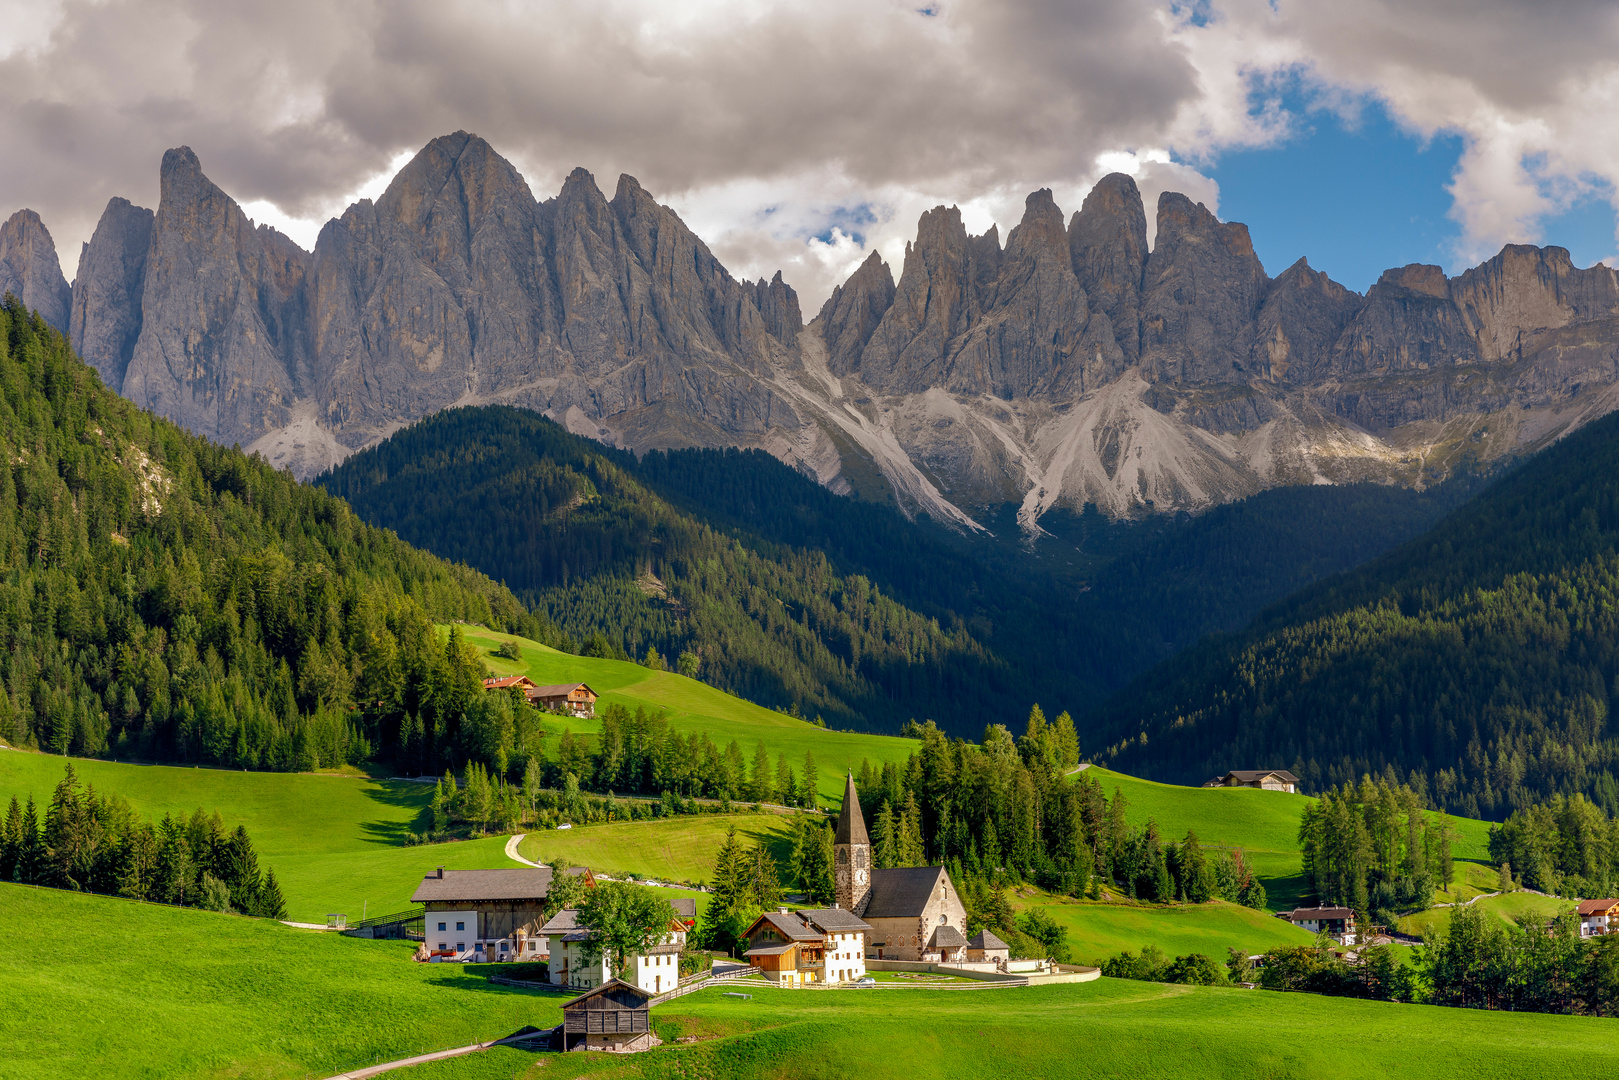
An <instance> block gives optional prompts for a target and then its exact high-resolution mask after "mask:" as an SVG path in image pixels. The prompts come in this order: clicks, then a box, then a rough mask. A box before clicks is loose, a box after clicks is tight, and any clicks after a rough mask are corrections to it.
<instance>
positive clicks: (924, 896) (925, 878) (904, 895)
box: [861, 866, 944, 920]
mask: <svg viewBox="0 0 1619 1080" xmlns="http://www.w3.org/2000/svg"><path fill="white" fill-rule="evenodd" d="M942 877H944V867H942V866H906V867H897V868H894V869H889V870H873V871H872V872H871V892H870V893H869V894H868V895H869V896H870V899H869V900H868V901H867V903H866V910H865V912H864V913H863V914H862V915H861V917H862V918H864V919H868V920H869V919H908V918H911V919H914V918H916V917H917V916H918V915H921V914H922V912H923V911H925V910H926V909H927V906H928V901H929V900H931V899H933V891H934V890H935V889H937V888H938V887H939V879H940V878H942Z"/></svg>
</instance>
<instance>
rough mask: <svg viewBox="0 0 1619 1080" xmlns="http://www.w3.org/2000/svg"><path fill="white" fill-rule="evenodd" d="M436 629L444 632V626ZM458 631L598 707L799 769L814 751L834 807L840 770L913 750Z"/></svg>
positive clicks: (523, 642) (587, 726)
mask: <svg viewBox="0 0 1619 1080" xmlns="http://www.w3.org/2000/svg"><path fill="white" fill-rule="evenodd" d="M441 630H442V632H444V633H446V634H447V633H448V632H449V629H448V627H441ZM461 632H462V634H464V635H465V637H466V640H467V641H468V642H470V643H471V644H473V645H476V646H477V647H478V648H479V650H480V651H481V652H483V653H484V657H483V661H484V663H485V665H487V666H488V667H489V669H490V670H491V671H494V672H497V673H498V674H501V675H527V676H528V677H529V678H531V679H533V680H534V681H535V682H536V683H539V684H540V685H542V686H543V685H548V684H555V683H570V682H582V683H586V684H588V685H589V686H590V688H591V689H592V690H594V691H596V692H597V693H598V694H600V695H601V700H600V701H599V702H597V706H596V708H597V711H598V712H599V711H600V710H602V709H603V708H606V707H607V706H608V705H610V704H613V703H615V702H616V703H618V704H620V705H623V706H624V707H625V708H628V709H632V710H633V709H636V708H645V709H648V710H657V709H662V710H664V711H665V712H666V713H667V715H668V717H669V724H670V726H671V727H673V728H674V729H675V730H677V731H681V732H692V731H698V732H704V733H706V734H707V735H708V737H709V738H710V739H712V740H714V742H715V744H716V745H718V746H720V747H722V748H723V747H724V746H725V744H726V743H728V742H730V741H731V740H732V739H735V740H736V741H737V743H738V744H739V745H740V746H741V747H742V751H743V756H744V757H746V758H747V759H749V760H752V756H753V748H754V747H755V746H756V745H758V744H759V743H760V742H763V743H764V744H765V747H766V749H768V750H769V751H770V756H771V758H772V759H774V758H775V756H776V755H777V754H778V753H784V754H786V755H787V760H788V761H789V762H791V763H792V766H793V769H794V771H795V772H797V771H800V770H802V769H803V766H804V755H805V754H806V753H813V754H814V755H815V766H816V769H817V770H818V772H819V774H820V783H819V785H818V789H819V791H820V795H821V800H822V805H824V806H834V807H835V806H837V805H838V803H839V801H840V800H841V799H842V797H843V775H844V772H845V771H846V770H849V769H855V770H858V769H859V767H860V762H861V761H862V760H867V761H870V762H871V763H872V764H873V765H881V764H882V763H883V762H885V761H892V762H895V763H896V764H902V763H904V761H905V760H906V759H907V758H909V757H910V756H911V753H912V752H913V751H914V750H916V748H917V743H916V741H915V740H914V739H901V738H897V737H895V736H892V735H865V734H860V733H858V732H849V731H828V730H827V729H825V728H820V727H817V726H815V725H814V724H812V723H810V722H809V721H807V720H799V719H796V718H794V717H791V716H788V715H787V714H786V713H782V712H777V711H776V710H774V709H766V708H764V707H763V706H761V705H755V704H753V703H752V702H751V701H743V700H742V699H741V698H738V697H733V696H731V695H730V694H727V693H726V692H725V691H723V690H716V689H715V688H714V687H712V686H709V685H708V684H706V683H702V682H699V681H697V680H696V679H688V678H686V676H684V675H679V674H676V673H675V672H672V671H652V670H650V669H648V668H644V667H642V666H641V665H639V664H633V663H629V662H627V661H623V660H602V659H598V658H595V657H587V656H574V655H572V654H571V653H563V652H557V651H556V650H555V649H550V648H547V647H546V646H544V645H541V644H539V643H538V642H534V641H530V640H528V639H527V638H520V637H514V636H513V635H511V634H501V633H496V632H495V631H492V630H485V629H484V628H483V627H480V626H462V627H461ZM507 641H515V642H517V644H518V646H519V648H520V649H521V651H522V659H521V660H518V661H512V660H506V659H504V658H503V657H499V656H495V655H493V651H494V650H495V649H497V648H499V647H500V645H501V644H502V643H504V642H507ZM918 719H920V717H919V718H918ZM546 726H547V728H548V729H549V730H551V731H554V732H556V733H558V734H560V733H561V732H562V731H563V730H565V729H571V730H573V731H574V732H576V733H582V734H590V735H594V734H596V733H597V732H599V731H600V730H601V724H600V723H599V722H598V721H596V720H594V719H588V718H573V717H560V716H557V717H551V716H548V717H546Z"/></svg>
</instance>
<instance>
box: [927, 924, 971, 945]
mask: <svg viewBox="0 0 1619 1080" xmlns="http://www.w3.org/2000/svg"><path fill="white" fill-rule="evenodd" d="M966 946H967V939H966V938H964V937H962V936H961V931H960V930H957V929H956V928H955V927H954V926H951V925H950V924H949V923H945V924H943V925H942V926H940V927H939V928H938V929H937V930H935V931H933V936H932V937H931V938H929V939H928V947H929V948H931V949H963V948H966Z"/></svg>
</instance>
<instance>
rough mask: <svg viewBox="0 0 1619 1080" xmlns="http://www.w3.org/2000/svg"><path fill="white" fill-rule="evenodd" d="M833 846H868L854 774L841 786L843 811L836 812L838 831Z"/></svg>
mask: <svg viewBox="0 0 1619 1080" xmlns="http://www.w3.org/2000/svg"><path fill="white" fill-rule="evenodd" d="M832 842H833V843H835V844H870V843H871V837H869V836H868V835H867V834H866V816H865V815H864V814H862V813H861V812H860V793H859V792H858V791H856V790H855V787H854V773H850V774H849V779H848V781H847V782H845V783H844V785H843V809H841V810H839V811H838V831H837V835H836V836H834V837H833V839H832Z"/></svg>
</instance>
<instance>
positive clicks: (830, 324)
mask: <svg viewBox="0 0 1619 1080" xmlns="http://www.w3.org/2000/svg"><path fill="white" fill-rule="evenodd" d="M893 303H894V273H893V271H892V270H890V269H889V268H888V264H887V263H885V262H883V257H882V256H881V255H879V254H877V252H875V251H873V252H872V253H871V254H870V255H867V256H866V261H865V262H863V263H861V264H860V268H859V269H858V270H856V271H855V272H854V273H853V274H851V275H849V280H848V281H845V282H844V283H843V284H842V285H839V286H838V287H837V288H835V289H833V290H832V295H831V296H829V297H827V298H826V303H824V304H822V305H821V313H820V314H819V315H817V316H816V317H815V319H816V324H818V326H817V329H818V330H819V331H820V335H821V339H822V340H823V341H825V342H826V363H827V367H828V368H829V369H830V370H831V372H832V373H833V374H834V375H847V374H848V373H849V372H851V371H854V370H856V369H857V368H858V367H859V366H860V354H861V353H863V352H864V351H865V349H866V343H867V342H869V341H870V340H871V335H872V332H873V331H875V330H876V329H877V324H878V323H879V322H881V321H882V318H883V314H884V313H885V312H887V311H888V309H889V307H890V306H891V305H892V304H893ZM812 325H813V324H812Z"/></svg>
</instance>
